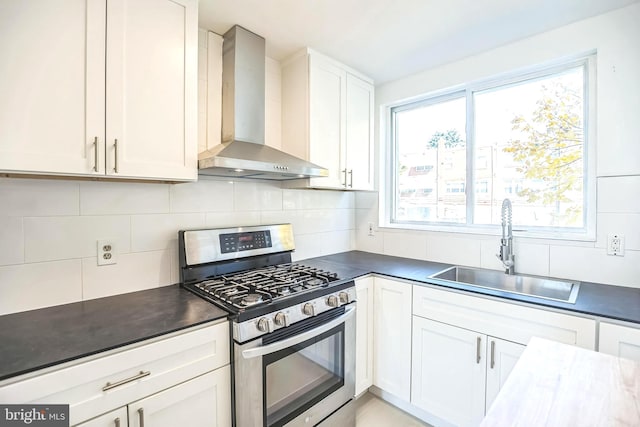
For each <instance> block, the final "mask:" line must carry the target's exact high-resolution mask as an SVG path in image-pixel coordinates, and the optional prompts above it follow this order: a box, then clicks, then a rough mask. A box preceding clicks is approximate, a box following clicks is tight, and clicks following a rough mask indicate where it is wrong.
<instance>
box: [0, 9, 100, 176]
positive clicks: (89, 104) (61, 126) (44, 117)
mask: <svg viewBox="0 0 640 427" xmlns="http://www.w3.org/2000/svg"><path fill="white" fill-rule="evenodd" d="M105 20H106V17H105V0H73V1H71V0H57V1H45V0H30V1H19V0H14V1H2V2H0V52H2V59H0V63H1V64H0V170H1V171H6V172H25V173H51V174H81V175H89V174H98V173H102V174H103V173H104V167H102V166H101V164H102V162H103V161H104V156H103V147H104V67H105V63H104V61H105V59H104V52H105V47H104V46H105V32H104V31H105ZM96 155H97V156H98V159H97V163H96ZM96 166H97V167H96ZM94 168H96V170H94Z"/></svg>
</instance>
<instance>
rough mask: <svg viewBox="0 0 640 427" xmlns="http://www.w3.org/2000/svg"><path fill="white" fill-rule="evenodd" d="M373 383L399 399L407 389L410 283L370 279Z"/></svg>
mask: <svg viewBox="0 0 640 427" xmlns="http://www.w3.org/2000/svg"><path fill="white" fill-rule="evenodd" d="M373 304H374V310H375V316H374V318H375V320H374V338H373V342H374V362H373V363H374V368H373V383H374V385H376V386H377V387H379V388H381V389H382V390H384V391H387V392H389V393H391V394H393V395H395V396H397V397H399V398H401V399H404V400H406V401H407V402H408V401H409V396H410V393H411V285H410V284H408V283H403V282H396V281H392V280H388V279H382V278H378V277H376V278H375V280H374V302H373Z"/></svg>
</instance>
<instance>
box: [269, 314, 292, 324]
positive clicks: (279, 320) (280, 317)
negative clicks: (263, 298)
mask: <svg viewBox="0 0 640 427" xmlns="http://www.w3.org/2000/svg"><path fill="white" fill-rule="evenodd" d="M273 323H275V324H276V326H289V315H288V314H287V313H283V312H279V313H277V314H276V315H275V316H274V317H273Z"/></svg>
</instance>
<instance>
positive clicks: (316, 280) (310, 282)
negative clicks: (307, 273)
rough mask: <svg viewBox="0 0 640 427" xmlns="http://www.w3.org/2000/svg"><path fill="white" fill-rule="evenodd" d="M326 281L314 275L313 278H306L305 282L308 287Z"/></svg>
mask: <svg viewBox="0 0 640 427" xmlns="http://www.w3.org/2000/svg"><path fill="white" fill-rule="evenodd" d="M324 282H325V281H324V280H322V279H320V278H319V277H312V278H311V279H309V280H306V281H305V282H304V284H305V285H307V287H316V286H320V285H322V284H323V283H324Z"/></svg>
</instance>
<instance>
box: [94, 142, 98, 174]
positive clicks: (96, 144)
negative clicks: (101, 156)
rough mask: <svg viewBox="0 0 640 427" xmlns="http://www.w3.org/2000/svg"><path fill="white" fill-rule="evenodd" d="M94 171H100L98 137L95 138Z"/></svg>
mask: <svg viewBox="0 0 640 427" xmlns="http://www.w3.org/2000/svg"><path fill="white" fill-rule="evenodd" d="M93 150H94V151H93V171H94V172H98V137H97V136H96V137H94V138H93Z"/></svg>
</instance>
